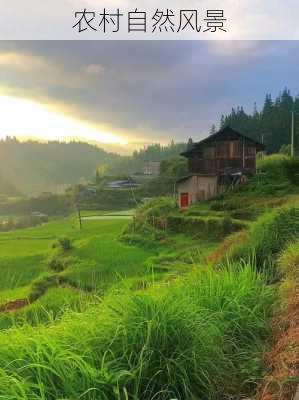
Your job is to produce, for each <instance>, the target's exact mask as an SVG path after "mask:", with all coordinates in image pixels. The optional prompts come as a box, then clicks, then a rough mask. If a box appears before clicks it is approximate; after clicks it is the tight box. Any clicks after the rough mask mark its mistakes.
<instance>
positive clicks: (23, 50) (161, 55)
mask: <svg viewBox="0 0 299 400" xmlns="http://www.w3.org/2000/svg"><path fill="white" fill-rule="evenodd" d="M298 76H299V41H284V42H283V41H0V112H1V124H0V137H5V136H6V135H15V136H17V137H20V138H22V137H23V138H24V137H26V138H29V137H30V138H36V137H37V138H39V139H44V140H47V139H59V140H68V139H70V138H76V139H83V140H87V141H89V142H100V143H106V144H109V143H110V144H114V145H117V144H121V145H125V144H127V147H130V146H132V147H133V146H138V145H143V144H146V143H153V142H162V143H168V142H170V140H172V139H174V140H175V141H176V142H178V141H185V140H187V139H188V138H189V137H192V138H193V139H194V140H198V139H200V138H202V137H204V136H206V135H207V134H208V132H209V130H210V127H211V125H212V124H213V123H215V124H216V125H217V124H219V121H220V117H221V114H225V113H229V112H230V110H231V108H232V107H237V106H241V105H242V106H243V107H244V109H245V111H247V112H252V110H253V107H254V102H257V106H258V108H260V107H262V104H263V101H264V98H265V94H266V93H272V95H273V97H275V96H276V95H278V93H279V91H281V90H283V89H284V87H286V86H287V87H288V88H289V89H290V90H291V93H292V94H293V95H297V94H298V93H299V80H298Z"/></svg>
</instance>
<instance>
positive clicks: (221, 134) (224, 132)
mask: <svg viewBox="0 0 299 400" xmlns="http://www.w3.org/2000/svg"><path fill="white" fill-rule="evenodd" d="M240 138H242V139H245V141H246V142H250V143H253V144H255V145H256V147H257V150H258V151H261V150H264V148H265V146H264V145H263V144H262V143H260V142H258V141H256V140H254V139H252V138H250V137H248V136H245V135H243V134H242V133H240V132H238V131H236V130H234V129H232V128H230V127H229V126H226V127H225V128H222V129H220V130H219V131H218V132H216V133H214V134H213V135H210V136H208V137H206V138H205V139H203V140H201V141H200V142H195V143H193V145H192V147H190V148H189V149H187V150H186V151H184V152H183V153H181V155H182V156H185V157H188V156H190V155H192V154H193V153H195V152H196V151H198V150H199V149H200V148H201V147H202V146H203V145H206V144H207V145H208V144H210V143H213V142H216V141H218V140H222V139H224V140H232V139H240Z"/></svg>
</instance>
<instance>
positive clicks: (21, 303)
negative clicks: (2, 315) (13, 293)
mask: <svg viewBox="0 0 299 400" xmlns="http://www.w3.org/2000/svg"><path fill="white" fill-rule="evenodd" d="M28 304H30V302H29V300H28V299H17V300H11V301H8V302H7V303H5V304H3V305H2V306H0V312H12V311H16V310H19V309H20V308H23V307H25V306H27V305H28Z"/></svg>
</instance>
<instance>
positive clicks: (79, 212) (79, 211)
mask: <svg viewBox="0 0 299 400" xmlns="http://www.w3.org/2000/svg"><path fill="white" fill-rule="evenodd" d="M77 210H78V219H79V227H80V230H81V229H82V218H81V210H80V206H79V205H78V204H77Z"/></svg>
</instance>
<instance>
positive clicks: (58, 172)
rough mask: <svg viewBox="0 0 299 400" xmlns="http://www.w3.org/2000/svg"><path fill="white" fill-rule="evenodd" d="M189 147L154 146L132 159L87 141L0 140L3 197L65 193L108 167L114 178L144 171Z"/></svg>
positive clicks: (0, 177)
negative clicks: (67, 187)
mask: <svg viewBox="0 0 299 400" xmlns="http://www.w3.org/2000/svg"><path fill="white" fill-rule="evenodd" d="M185 147H186V144H183V143H181V144H175V143H173V142H172V143H171V144H169V145H168V146H162V145H160V144H152V145H150V146H147V148H145V149H141V150H139V151H135V152H134V153H133V155H132V156H120V155H118V154H114V153H108V152H106V151H105V150H103V149H100V148H99V147H96V146H93V145H90V144H87V143H83V142H70V143H64V142H57V141H53V142H48V143H40V142H36V141H28V142H19V141H18V140H16V139H15V138H6V139H5V140H0V194H6V195H15V194H16V193H17V192H21V193H24V194H37V193H40V192H43V191H49V192H51V191H57V190H59V188H60V189H61V190H63V189H64V188H65V185H70V184H75V183H79V182H80V180H84V181H85V180H92V181H93V180H94V179H95V171H96V169H97V168H98V167H100V166H103V165H105V170H106V171H108V173H109V174H112V175H125V174H132V173H135V172H141V171H142V170H143V166H144V161H163V160H165V159H169V158H171V157H174V156H177V155H178V154H179V153H180V152H182V151H183V150H184V149H185Z"/></svg>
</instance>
